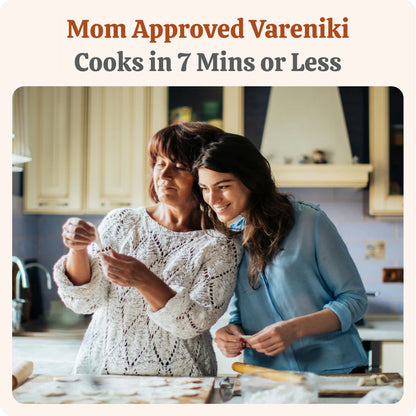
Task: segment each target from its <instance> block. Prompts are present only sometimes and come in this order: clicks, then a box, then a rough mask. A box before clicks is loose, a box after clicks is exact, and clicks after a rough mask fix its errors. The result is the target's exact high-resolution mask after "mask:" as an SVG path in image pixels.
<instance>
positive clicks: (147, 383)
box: [140, 379, 169, 387]
mask: <svg viewBox="0 0 416 416" xmlns="http://www.w3.org/2000/svg"><path fill="white" fill-rule="evenodd" d="M168 385H169V383H168V382H167V381H166V380H157V379H153V380H145V381H143V382H142V383H141V384H140V387H163V386H168Z"/></svg>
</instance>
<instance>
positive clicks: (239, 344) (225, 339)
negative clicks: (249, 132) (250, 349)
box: [214, 324, 246, 357]
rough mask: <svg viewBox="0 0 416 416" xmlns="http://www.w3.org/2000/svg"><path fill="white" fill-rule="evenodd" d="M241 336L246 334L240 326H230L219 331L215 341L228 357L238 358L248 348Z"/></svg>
mask: <svg viewBox="0 0 416 416" xmlns="http://www.w3.org/2000/svg"><path fill="white" fill-rule="evenodd" d="M241 335H244V332H243V330H242V329H241V327H240V326H239V325H234V324H228V325H226V326H224V327H222V328H220V329H218V330H217V332H216V333H215V340H214V341H215V342H216V343H217V345H218V348H219V349H220V351H221V352H222V353H223V354H224V355H225V356H226V357H237V356H238V355H240V354H241V352H242V351H243V350H244V348H245V347H246V343H245V341H244V339H243V338H241Z"/></svg>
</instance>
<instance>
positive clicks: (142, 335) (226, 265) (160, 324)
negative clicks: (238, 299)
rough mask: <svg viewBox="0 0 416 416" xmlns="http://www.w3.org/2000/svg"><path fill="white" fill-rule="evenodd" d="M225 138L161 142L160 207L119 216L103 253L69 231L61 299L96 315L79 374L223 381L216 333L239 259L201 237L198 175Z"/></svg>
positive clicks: (208, 133) (153, 187)
mask: <svg viewBox="0 0 416 416" xmlns="http://www.w3.org/2000/svg"><path fill="white" fill-rule="evenodd" d="M219 131H220V130H219V129H217V128H215V127H213V126H209V125H206V124H202V123H183V124H178V125H174V126H170V127H167V128H165V129H163V130H161V131H159V132H158V133H156V134H155V135H154V136H153V138H152V139H151V141H150V144H149V158H150V162H151V166H152V168H153V175H152V180H151V183H150V194H151V196H152V198H153V200H154V201H155V202H156V205H154V206H151V207H148V208H145V207H140V208H136V209H130V208H121V209H116V210H113V211H111V212H110V213H109V214H108V215H107V216H106V217H105V218H104V219H103V221H102V223H101V224H100V226H99V228H98V230H99V236H100V239H101V244H102V249H99V247H98V246H97V244H96V243H95V239H96V234H95V229H94V227H93V226H91V225H90V224H89V223H87V222H85V221H83V220H81V219H79V218H70V219H68V220H67V221H66V222H65V224H64V225H63V232H62V238H63V243H64V245H65V246H66V247H68V248H69V252H68V254H67V255H65V256H63V257H62V258H61V259H60V260H59V261H58V262H57V263H56V265H55V267H54V279H55V281H56V283H57V285H58V293H59V295H60V297H61V298H62V300H63V302H64V303H65V304H66V305H67V306H68V307H69V308H71V309H72V310H73V311H75V312H77V313H82V314H91V313H93V318H92V321H91V323H90V325H89V327H88V329H87V332H86V334H85V337H84V340H83V342H82V345H81V348H80V351H79V353H78V357H77V361H76V365H75V369H74V372H76V373H95V374H99V373H101V374H132V375H162V376H212V375H216V368H217V367H216V359H215V354H214V351H213V347H212V340H211V335H210V333H209V328H210V327H211V326H212V325H213V324H214V323H215V322H216V321H217V320H218V318H219V317H220V316H221V315H222V314H223V313H224V311H225V310H226V308H227V305H228V302H229V300H230V297H231V295H232V292H233V290H234V288H235V281H236V272H237V267H238V263H239V260H240V250H239V246H238V243H237V242H236V241H234V240H233V239H231V238H227V237H225V236H224V235H222V234H220V233H218V232H216V231H214V230H210V231H209V232H205V231H202V229H201V221H202V218H201V210H200V208H199V204H198V198H197V196H196V193H195V192H196V189H197V187H196V184H195V181H194V176H193V175H192V173H191V166H192V164H193V162H194V160H195V159H196V157H197V156H198V153H199V152H200V149H201V146H202V145H203V144H204V143H206V142H209V141H210V140H211V139H212V138H214V136H215V135H216V134H218V132H219ZM206 222H207V220H206V219H205V222H204V223H206Z"/></svg>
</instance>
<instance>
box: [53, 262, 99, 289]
mask: <svg viewBox="0 0 416 416" xmlns="http://www.w3.org/2000/svg"><path fill="white" fill-rule="evenodd" d="M67 258H68V256H63V257H61V258H60V259H59V260H58V261H57V262H56V264H55V265H54V267H53V279H54V280H55V282H56V284H57V286H58V290H59V291H60V292H64V293H65V294H68V295H72V294H74V295H75V294H76V293H80V292H85V291H94V290H96V289H98V286H99V285H100V279H99V275H100V273H99V272H100V265H99V259H98V258H91V257H90V267H91V280H90V281H89V282H88V283H85V284H83V285H80V286H76V285H74V284H73V283H72V282H71V280H70V279H69V277H68V275H67V274H66V260H67Z"/></svg>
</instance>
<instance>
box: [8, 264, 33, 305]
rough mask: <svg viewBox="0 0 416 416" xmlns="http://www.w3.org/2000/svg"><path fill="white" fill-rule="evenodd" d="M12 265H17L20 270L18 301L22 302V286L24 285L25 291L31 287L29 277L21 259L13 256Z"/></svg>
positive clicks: (17, 289) (17, 287) (17, 276)
mask: <svg viewBox="0 0 416 416" xmlns="http://www.w3.org/2000/svg"><path fill="white" fill-rule="evenodd" d="M12 263H14V264H16V266H17V267H18V268H19V271H18V272H17V274H16V299H17V300H20V284H22V286H23V288H24V289H27V288H28V287H29V279H28V277H27V273H26V269H25V266H24V265H23V262H22V260H20V259H19V257H17V256H12Z"/></svg>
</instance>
